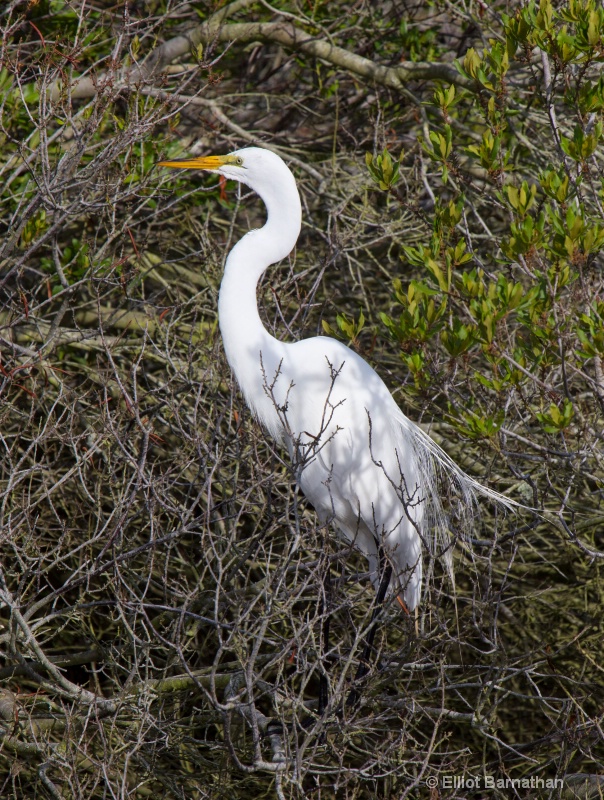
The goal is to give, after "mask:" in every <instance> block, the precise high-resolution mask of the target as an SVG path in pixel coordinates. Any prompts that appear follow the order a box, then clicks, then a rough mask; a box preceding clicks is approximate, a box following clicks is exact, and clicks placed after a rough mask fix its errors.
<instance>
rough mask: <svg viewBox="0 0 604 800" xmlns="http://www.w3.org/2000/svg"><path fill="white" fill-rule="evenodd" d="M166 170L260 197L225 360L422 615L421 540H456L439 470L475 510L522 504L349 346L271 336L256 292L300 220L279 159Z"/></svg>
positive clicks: (232, 273)
mask: <svg viewBox="0 0 604 800" xmlns="http://www.w3.org/2000/svg"><path fill="white" fill-rule="evenodd" d="M160 166H166V167H177V168H180V169H202V170H207V171H208V172H214V173H218V174H219V175H223V176H224V177H225V178H229V179H231V180H234V181H239V183H244V184H246V185H247V186H249V187H250V189H253V190H254V191H255V192H257V193H258V194H259V195H260V197H261V198H262V200H263V201H264V204H265V206H266V210H267V212H268V218H267V221H266V224H265V225H264V226H263V227H262V228H260V229H258V230H252V231H249V232H248V233H247V234H245V236H243V238H242V239H240V240H239V241H238V242H237V244H236V245H235V246H234V247H233V249H232V250H231V251H230V253H229V254H228V257H227V259H226V264H225V268H224V276H223V279H222V283H221V286H220V295H219V299H218V317H219V324H220V330H221V333H222V339H223V342H224V349H225V352H226V356H227V359H228V362H229V364H230V366H231V368H232V370H233V372H234V373H235V377H236V379H237V382H238V384H239V386H240V388H241V391H242V393H243V395H244V397H245V401H246V403H247V405H248V406H249V407H250V409H251V410H252V412H253V414H254V416H255V417H256V418H257V419H258V420H259V421H260V423H261V424H262V425H263V426H264V427H265V428H266V429H267V431H268V432H269V434H270V435H271V436H272V437H273V438H274V439H275V440H276V441H277V442H279V443H280V444H282V445H285V446H286V447H287V449H288V451H289V454H290V457H291V458H292V461H293V464H294V469H295V473H296V477H297V481H298V483H299V486H300V488H301V489H302V491H303V492H304V494H305V495H306V497H307V498H308V500H309V501H310V502H311V503H312V505H313V506H314V507H315V509H316V511H317V514H318V516H319V519H320V521H321V523H322V524H326V523H333V524H334V525H335V527H336V528H337V530H338V531H339V533H340V535H341V536H343V537H344V539H346V540H347V541H348V542H350V543H351V544H353V545H355V546H356V547H357V548H358V549H359V550H360V551H361V552H362V553H363V554H364V555H365V556H366V557H367V559H368V561H369V570H370V575H371V579H372V581H373V584H374V586H375V587H376V590H377V588H378V587H379V585H380V580H381V573H380V569H381V562H383V560H384V559H386V560H387V562H388V563H389V564H390V565H391V567H392V579H393V580H392V586H391V588H390V591H395V592H396V593H397V595H398V596H400V595H402V596H403V597H404V600H405V603H406V605H407V607H408V608H409V609H410V610H411V609H414V608H415V607H416V606H417V604H418V603H419V600H420V594H421V585H422V542H424V543H426V542H428V541H430V542H432V541H440V542H444V541H446V540H447V535H448V534H447V523H446V517H445V515H444V513H443V508H442V503H441V499H440V496H439V492H438V483H439V477H440V473H441V472H442V473H443V474H444V476H446V478H447V479H448V480H449V481H451V482H452V483H453V484H454V485H455V488H456V490H457V492H458V493H459V495H460V500H461V506H462V508H465V509H466V510H467V511H468V513H469V514H470V515H471V512H472V509H473V507H474V501H475V494H476V493H481V494H484V495H487V496H489V497H490V498H492V499H495V500H497V501H499V502H503V503H504V504H505V505H506V506H512V505H515V504H514V503H513V502H511V501H509V500H507V499H506V498H502V497H501V496H500V495H498V494H497V493H496V492H492V491H491V490H489V489H486V488H485V487H483V486H482V485H481V484H480V483H478V482H477V481H475V480H473V479H472V478H470V477H469V476H468V475H466V474H465V473H464V472H463V471H462V470H461V469H460V468H459V467H458V466H457V465H456V464H455V463H454V461H452V459H451V458H449V456H447V455H446V453H445V452H444V451H443V450H441V448H440V447H438V445H437V444H436V443H435V442H434V441H433V440H432V439H431V438H430V437H429V436H428V435H427V434H426V433H424V431H422V430H421V428H419V427H418V426H417V425H415V424H414V423H413V422H411V421H410V420H409V419H408V418H407V417H406V416H405V415H404V414H403V413H402V411H401V410H400V409H399V407H398V406H397V404H396V402H395V401H394V398H393V397H392V395H391V394H390V391H389V390H388V388H387V387H386V384H385V383H384V382H383V381H382V379H381V378H380V377H379V376H378V374H377V373H376V372H375V370H374V369H372V367H370V366H369V364H367V362H366V361H364V360H363V359H362V358H361V357H360V356H359V355H358V354H357V353H355V352H354V351H353V350H351V349H350V348H348V347H346V346H345V345H344V344H342V343H341V342H338V341H337V340H335V339H332V338H329V337H327V336H319V337H315V338H311V339H303V340H302V341H298V342H288V343H286V342H282V341H279V340H278V339H276V338H275V337H274V336H272V335H271V334H270V333H269V332H268V331H267V330H266V328H265V327H264V325H263V324H262V321H261V320H260V316H259V314H258V303H257V298H256V287H257V284H258V281H259V279H260V277H261V276H262V274H263V273H264V271H265V270H266V269H267V267H269V266H270V265H271V264H275V263H276V262H278V261H281V260H282V259H284V258H286V257H287V256H288V255H289V254H290V253H291V251H292V250H293V248H294V247H295V245H296V241H297V239H298V235H299V233H300V226H301V221H302V209H301V205H300V196H299V194H298V189H297V187H296V181H295V179H294V176H293V175H292V173H291V172H290V170H289V169H288V167H287V166H286V165H285V163H284V162H283V161H282V160H281V158H279V156H277V155H275V153H273V152H271V151H270V150H265V149H263V148H259V147H248V148H245V149H242V150H236V151H235V152H233V153H230V154H229V155H223V156H207V157H201V158H193V159H188V160H184V161H162V162H160ZM433 537H436V539H434V538H433ZM445 549H446V548H445Z"/></svg>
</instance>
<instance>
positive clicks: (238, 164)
mask: <svg viewBox="0 0 604 800" xmlns="http://www.w3.org/2000/svg"><path fill="white" fill-rule="evenodd" d="M235 164H236V165H237V166H238V167H242V166H243V159H242V158H241V156H237V158H236V159H235Z"/></svg>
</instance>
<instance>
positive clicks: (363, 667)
mask: <svg viewBox="0 0 604 800" xmlns="http://www.w3.org/2000/svg"><path fill="white" fill-rule="evenodd" d="M383 562H384V559H383V556H382V554H381V552H380V563H381V564H383ZM391 578H392V565H391V564H390V563H387V564H386V566H385V567H384V569H383V572H382V579H381V580H380V585H379V587H378V591H377V595H376V598H375V604H374V606H373V611H372V612H371V621H370V623H369V630H368V631H367V637H366V638H365V645H364V647H363V652H362V653H361V657H360V659H359V666H358V667H357V673H356V675H355V676H354V683H353V688H352V689H351V690H350V694H349V695H348V697H347V698H346V707H347V708H354V707H355V706H356V704H357V703H358V701H359V697H360V692H359V689H358V684H359V681H361V680H362V679H363V678H364V677H365V675H367V673H368V672H369V662H370V658H371V651H372V650H373V640H374V639H375V633H376V631H377V621H378V616H379V614H380V612H381V610H382V607H383V605H384V600H385V599H386V592H387V591H388V586H389V585H390V579H391Z"/></svg>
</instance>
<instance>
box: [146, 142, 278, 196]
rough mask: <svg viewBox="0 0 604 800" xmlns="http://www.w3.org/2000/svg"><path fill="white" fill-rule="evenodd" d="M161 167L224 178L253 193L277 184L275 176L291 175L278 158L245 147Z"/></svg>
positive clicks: (161, 165)
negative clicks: (203, 172)
mask: <svg viewBox="0 0 604 800" xmlns="http://www.w3.org/2000/svg"><path fill="white" fill-rule="evenodd" d="M158 166H160V167H174V168H176V169H203V170H206V171H207V172H214V173H216V174H217V175H223V176H224V177H225V178H228V179H229V180H233V181H239V183H245V184H246V185H247V186H249V187H250V188H252V189H255V190H258V189H259V187H262V186H264V185H266V184H267V183H270V182H271V179H273V180H274V178H275V176H276V174H284V173H289V169H288V168H287V167H286V166H285V164H284V163H283V161H282V160H281V159H280V158H279V156H277V155H275V153H272V152H271V151H270V150H265V149H263V148H262V147H246V148H244V149H242V150H235V151H234V152H232V153H228V154H227V155H224V156H199V157H197V158H188V159H184V160H182V161H180V160H179V161H160V162H159V164H158Z"/></svg>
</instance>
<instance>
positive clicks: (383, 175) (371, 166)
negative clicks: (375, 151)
mask: <svg viewBox="0 0 604 800" xmlns="http://www.w3.org/2000/svg"><path fill="white" fill-rule="evenodd" d="M402 158H403V153H402V152H401V155H400V156H399V160H398V161H393V159H392V156H391V155H390V153H389V152H388V150H387V149H386V148H384V151H383V153H381V154H380V155H379V156H375V157H374V156H372V155H371V153H365V163H366V164H367V169H368V170H369V174H370V175H371V177H372V178H373V180H374V181H375V182H376V183H377V185H378V186H379V187H380V189H383V190H384V191H386V190H388V189H392V188H393V187H394V186H395V185H396V182H397V181H398V175H399V164H400V161H401V160H402Z"/></svg>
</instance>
